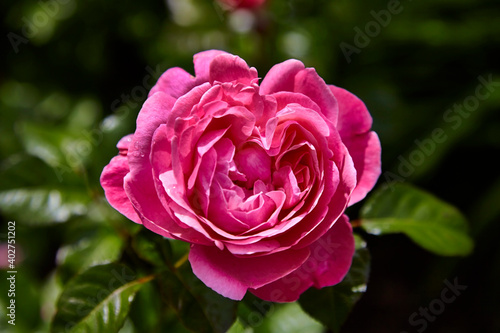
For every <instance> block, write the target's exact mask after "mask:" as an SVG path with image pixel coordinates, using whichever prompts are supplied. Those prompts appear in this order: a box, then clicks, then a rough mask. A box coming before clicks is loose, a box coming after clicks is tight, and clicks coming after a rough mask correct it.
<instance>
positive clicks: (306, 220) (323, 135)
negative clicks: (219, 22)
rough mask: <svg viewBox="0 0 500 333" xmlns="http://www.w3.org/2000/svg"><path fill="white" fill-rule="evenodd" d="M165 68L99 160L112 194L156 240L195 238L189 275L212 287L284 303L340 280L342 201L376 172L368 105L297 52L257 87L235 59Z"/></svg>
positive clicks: (252, 73)
mask: <svg viewBox="0 0 500 333" xmlns="http://www.w3.org/2000/svg"><path fill="white" fill-rule="evenodd" d="M194 70H195V73H196V76H194V77H193V76H192V75H190V74H189V73H187V72H186V71H184V70H182V69H180V68H171V69H169V70H167V71H166V72H165V73H164V74H163V75H162V76H161V77H160V79H159V80H158V82H157V84H156V85H155V86H154V87H153V88H152V89H151V92H150V94H149V97H148V99H147V100H146V102H145V103H144V105H143V107H142V109H141V111H140V113H139V115H138V118H137V128H136V131H135V133H134V134H133V135H129V136H126V137H124V138H123V139H122V140H120V142H119V143H118V149H119V151H120V153H119V155H118V156H116V157H114V158H113V159H112V160H111V162H110V163H109V164H108V165H107V166H106V167H105V168H104V170H103V173H102V175H101V184H102V186H103V188H104V190H105V193H106V197H107V199H108V201H109V203H110V204H111V205H112V206H113V207H114V208H116V209H117V210H118V211H119V212H121V213H122V214H123V215H125V216H127V217H128V218H129V219H131V220H133V221H135V222H137V223H142V224H143V225H144V226H145V227H146V228H148V229H150V230H152V231H153V232H155V233H158V234H160V235H162V236H165V237H168V238H173V239H179V240H183V241H186V242H189V243H191V250H190V253H189V261H190V263H191V266H192V269H193V272H194V274H195V275H196V276H198V278H199V279H200V280H202V281H203V282H204V283H205V284H206V285H207V286H209V287H210V288H212V289H214V290H215V291H216V292H218V293H219V294H221V295H224V296H226V297H229V298H231V299H235V300H240V299H242V298H243V296H244V295H245V293H246V292H247V290H249V291H250V292H251V293H253V294H255V295H257V296H258V297H260V298H262V299H264V300H269V301H275V302H291V301H295V300H297V299H298V297H299V296H300V294H301V293H302V292H304V291H305V290H307V289H308V288H309V287H311V286H314V287H316V288H322V287H325V286H331V285H334V284H336V283H339V282H340V281H341V280H342V279H343V278H344V276H345V275H346V273H347V272H348V270H349V268H350V265H351V261H352V257H353V253H354V239H353V235H352V228H351V225H350V223H349V221H348V218H347V216H345V215H344V210H345V209H346V207H347V206H349V205H352V204H354V203H356V202H358V201H359V200H361V199H363V198H364V197H365V195H366V194H367V192H369V191H370V190H371V189H372V187H373V186H374V184H375V182H376V181H377V179H378V176H379V175H380V142H379V139H378V137H377V135H376V134H375V133H374V132H371V131H370V127H371V124H372V119H371V116H370V114H369V112H368V110H367V109H366V107H365V105H364V104H363V102H362V101H361V100H359V99H358V98H357V97H356V96H354V95H353V94H351V93H349V92H348V91H346V90H344V89H342V88H338V87H335V86H332V85H327V84H325V82H324V81H323V79H322V78H321V77H319V75H318V74H317V73H316V71H315V70H314V69H313V68H305V67H304V64H302V62H300V61H298V60H288V61H285V62H283V63H281V64H278V65H275V66H274V67H273V68H272V69H271V70H270V71H269V73H268V74H267V75H266V77H265V78H264V79H263V80H262V83H261V84H260V86H259V78H258V76H257V71H256V70H255V68H249V67H248V65H247V64H246V62H245V61H244V60H243V59H241V58H239V57H237V56H234V55H231V54H228V53H225V52H222V51H216V50H212V51H206V52H201V53H198V54H196V55H195V56H194Z"/></svg>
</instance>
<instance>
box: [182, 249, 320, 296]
mask: <svg viewBox="0 0 500 333" xmlns="http://www.w3.org/2000/svg"><path fill="white" fill-rule="evenodd" d="M309 253H310V252H309V249H308V248H304V249H300V250H290V251H284V252H280V253H276V254H271V255H267V256H261V257H250V258H239V257H235V256H233V255H232V254H230V253H229V252H228V251H221V250H219V249H218V248H216V247H209V246H201V245H193V246H192V247H191V250H190V252H189V262H190V263H191V267H192V269H193V272H194V274H195V275H196V276H197V277H198V278H199V279H200V280H201V281H203V283H205V285H207V286H208V287H210V288H212V289H213V290H215V291H216V292H217V293H219V294H221V295H223V296H225V297H228V298H231V299H234V300H241V299H242V298H243V296H245V293H246V291H247V289H248V288H259V287H262V286H264V285H266V284H268V283H271V282H273V281H276V280H277V279H280V278H281V277H283V276H285V275H287V274H289V273H290V272H293V271H294V270H296V269H297V268H298V267H300V266H301V265H302V264H303V263H304V262H305V261H306V259H307V258H308V257H309Z"/></svg>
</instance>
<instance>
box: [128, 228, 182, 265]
mask: <svg viewBox="0 0 500 333" xmlns="http://www.w3.org/2000/svg"><path fill="white" fill-rule="evenodd" d="M132 247H133V248H134V250H135V252H136V253H137V255H138V256H139V258H141V259H143V260H145V261H147V262H149V263H150V264H152V265H153V266H156V267H159V268H162V269H164V268H165V267H166V265H167V264H173V262H172V260H173V258H172V249H171V248H170V242H169V240H168V239H165V238H164V237H162V236H160V235H158V234H155V233H154V232H151V231H150V230H148V229H146V228H142V229H141V230H140V231H139V232H138V233H137V234H136V235H134V238H133V239H132Z"/></svg>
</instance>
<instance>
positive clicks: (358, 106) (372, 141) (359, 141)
mask: <svg viewBox="0 0 500 333" xmlns="http://www.w3.org/2000/svg"><path fill="white" fill-rule="evenodd" d="M330 90H331V91H332V92H333V93H334V95H335V97H336V98H337V101H338V103H339V109H340V113H339V123H338V127H337V128H338V131H339V133H340V136H341V137H342V141H343V142H344V144H345V145H346V147H347V149H348V150H349V153H350V154H351V156H352V158H353V161H354V166H355V168H356V171H357V186H356V188H355V189H354V191H353V193H352V196H351V199H350V201H349V205H353V204H355V203H356V202H358V201H360V200H362V199H363V198H364V197H365V196H366V194H367V193H368V192H369V191H370V190H371V189H372V188H373V186H375V183H376V182H377V180H378V177H379V176H380V174H381V156H380V155H381V146H380V141H379V139H378V136H377V134H376V133H375V132H370V128H371V126H372V117H371V116H370V113H369V112H368V109H367V108H366V106H365V104H364V103H363V102H362V101H361V100H360V99H359V98H358V97H357V96H355V95H354V94H352V93H350V92H349V91H347V90H345V89H342V88H339V87H336V86H330Z"/></svg>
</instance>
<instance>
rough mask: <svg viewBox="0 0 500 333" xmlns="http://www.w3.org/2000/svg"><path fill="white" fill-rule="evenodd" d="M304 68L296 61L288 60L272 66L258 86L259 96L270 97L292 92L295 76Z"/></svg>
mask: <svg viewBox="0 0 500 333" xmlns="http://www.w3.org/2000/svg"><path fill="white" fill-rule="evenodd" d="M304 68H305V66H304V64H303V63H302V62H300V61H298V60H295V59H290V60H287V61H284V62H282V63H280V64H277V65H274V66H273V67H272V68H271V69H270V70H269V72H268V73H267V74H266V76H265V77H264V79H263V80H262V83H261V84H260V94H261V95H270V94H272V93H276V92H280V91H291V92H293V91H294V87H295V76H296V75H297V73H298V72H300V71H301V70H303V69H304Z"/></svg>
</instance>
